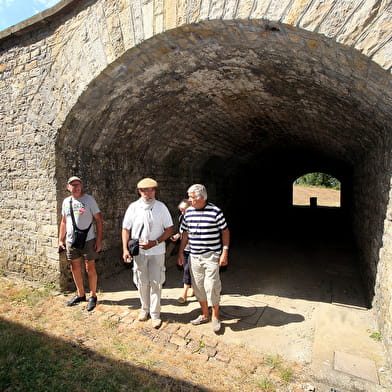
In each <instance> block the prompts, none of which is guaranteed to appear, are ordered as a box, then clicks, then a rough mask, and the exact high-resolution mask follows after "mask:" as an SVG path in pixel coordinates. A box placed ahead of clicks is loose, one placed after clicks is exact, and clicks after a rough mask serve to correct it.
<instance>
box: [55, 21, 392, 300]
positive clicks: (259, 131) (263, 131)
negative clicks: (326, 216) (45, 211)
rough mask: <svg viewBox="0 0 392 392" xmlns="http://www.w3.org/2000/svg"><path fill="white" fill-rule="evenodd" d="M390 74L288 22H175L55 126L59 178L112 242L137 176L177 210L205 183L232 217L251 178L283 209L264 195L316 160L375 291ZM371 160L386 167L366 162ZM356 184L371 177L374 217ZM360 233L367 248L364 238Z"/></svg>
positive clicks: (286, 186)
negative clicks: (335, 180)
mask: <svg viewBox="0 0 392 392" xmlns="http://www.w3.org/2000/svg"><path fill="white" fill-rule="evenodd" d="M376 75H377V77H378V80H376V79H375V77H376ZM380 76H381V79H380V78H379V77H380ZM387 77H388V74H387V73H386V72H384V71H382V70H381V69H379V67H378V66H377V65H375V64H374V63H372V62H371V61H369V59H368V58H366V57H365V56H363V55H360V54H359V53H358V52H356V51H355V50H353V49H348V48H347V47H344V46H342V45H339V44H337V43H336V42H333V41H332V40H328V39H325V38H321V37H320V36H318V35H317V34H315V33H310V32H306V31H303V30H300V29H295V28H293V27H292V26H291V27H288V26H286V25H283V24H279V23H274V24H271V23H269V22H261V21H210V22H202V23H199V24H194V25H186V26H183V27H179V28H177V29H174V30H171V31H168V32H166V33H162V34H160V35H157V36H155V37H154V38H152V39H151V40H147V41H145V42H144V43H142V44H140V45H139V46H138V47H136V48H133V49H130V50H129V51H127V52H126V53H125V54H124V55H123V56H121V57H120V58H119V59H118V60H116V61H115V62H114V63H113V64H111V65H110V66H109V67H108V68H107V69H105V70H104V71H103V72H102V73H101V75H99V76H98V77H97V78H96V79H95V80H93V81H92V82H91V83H90V85H89V87H88V89H87V90H86V91H85V93H83V94H82V96H81V97H80V99H79V102H78V103H77V104H76V105H75V106H74V108H73V109H72V111H71V112H70V114H69V115H68V117H67V119H66V121H65V124H64V126H63V128H62V130H61V132H60V134H59V138H58V141H57V150H58V170H59V171H58V175H59V176H60V177H64V176H66V173H69V172H76V173H78V174H80V175H83V176H85V177H86V178H87V179H88V181H89V183H91V185H93V186H94V187H96V189H95V190H96V191H97V196H98V198H99V199H100V204H101V205H102V206H103V209H104V210H106V211H110V212H109V214H108V216H107V217H106V221H107V223H106V225H107V226H106V230H107V237H108V238H109V239H108V240H107V247H108V248H109V249H111V248H116V247H118V242H119V228H120V226H121V219H122V212H123V211H124V210H125V208H126V206H127V204H128V203H129V202H130V200H131V199H132V197H134V196H135V194H134V193H133V187H134V184H135V182H136V180H137V179H138V178H140V177H141V176H144V175H153V176H155V177H157V178H158V179H159V180H160V183H161V197H163V198H164V199H165V201H167V202H168V204H169V206H170V207H171V208H172V210H173V211H174V210H175V206H176V204H177V201H178V200H180V199H181V198H182V197H183V196H184V192H185V190H186V188H187V186H188V185H189V184H190V183H192V182H195V181H203V182H204V183H206V185H207V186H209V187H210V194H211V197H212V199H214V200H216V201H217V202H219V203H221V204H223V206H224V207H225V208H226V209H227V210H228V211H230V212H229V215H230V218H231V219H232V221H233V222H236V221H239V220H240V218H241V219H243V216H244V215H243V213H244V211H243V210H242V209H241V208H236V205H237V201H238V200H239V199H240V198H241V194H242V191H241V187H242V186H243V185H244V186H245V184H247V183H249V181H251V180H252V179H253V178H255V177H258V178H261V179H264V180H265V181H266V182H267V183H268V184H270V187H272V188H275V189H277V192H276V194H272V195H269V197H266V198H265V199H264V200H261V202H264V203H266V204H267V205H269V206H270V207H271V210H273V211H283V210H282V209H281V208H280V209H279V210H277V209H276V208H274V204H276V205H278V202H279V203H283V204H286V205H289V204H290V203H289V201H290V192H291V183H290V181H291V180H292V178H293V177H294V176H295V174H296V173H298V172H300V171H301V170H303V169H304V168H305V167H306V166H308V165H309V163H312V165H313V166H320V167H323V169H324V170H325V171H329V172H334V173H337V174H338V175H339V176H341V177H343V178H345V179H346V182H347V183H348V184H349V186H348V190H347V192H346V200H345V203H344V205H346V206H347V212H348V213H347V215H345V219H347V220H348V221H349V223H350V227H351V228H352V229H353V232H354V236H355V237H356V239H357V240H358V244H360V254H361V255H362V261H363V267H364V271H365V276H366V280H367V283H368V290H369V296H370V297H372V295H373V294H372V292H373V290H374V285H375V279H376V272H375V271H374V270H372V267H371V265H372V264H373V263H374V264H377V262H378V259H377V257H374V256H372V257H371V258H370V259H371V260H372V261H370V259H369V254H375V251H376V249H377V248H379V247H380V246H381V237H382V233H383V219H384V216H385V210H386V205H387V204H386V203H387V200H388V194H387V189H388V187H387V184H388V183H389V172H390V164H389V163H388V164H387V165H385V162H390V160H388V159H387V160H385V157H390V154H391V145H390V143H391V142H390V137H389V134H388V131H390V130H389V129H388V123H389V121H388V120H389V116H390V114H389V112H388V110H387V109H388V108H389V106H388V102H387V99H386V97H385V96H384V94H383V86H384V84H385V81H386V79H387ZM370 85H371V86H372V95H371V99H370V97H369V89H368V88H370V87H369V86H370ZM364 86H368V88H367V89H364ZM376 102H377V103H378V104H377V107H376ZM389 124H390V123H389ZM380 159H382V162H383V165H384V166H383V170H375V169H374V168H376V167H380V163H381V162H380V161H379V160H380ZM278 178H279V180H277V179H278ZM364 183H366V184H372V183H374V184H377V185H376V188H373V189H376V191H375V193H376V194H377V198H378V206H379V207H378V214H376V215H373V216H372V217H369V216H368V214H367V213H365V212H364V211H369V208H370V206H369V204H371V203H372V198H371V197H369V195H368V194H367V190H368V189H369V188H368V186H366V189H365V187H364V186H363V184H364ZM239 188H240V190H239ZM281 190H283V192H281ZM278 194H279V195H283V196H280V197H283V199H280V200H279V197H278V196H277V195H278ZM282 214H283V215H284V213H283V212H282ZM271 219H279V216H276V214H275V215H274V216H273V217H271ZM364 221H366V222H367V224H366V228H364V226H363V222H364ZM359 222H361V224H359ZM370 233H373V234H374V233H375V234H376V235H375V237H374V240H375V241H374V242H373V245H368V244H366V243H365V242H361V238H363V237H366V236H369V235H370ZM365 260H366V261H365Z"/></svg>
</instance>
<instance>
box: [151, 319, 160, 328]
mask: <svg viewBox="0 0 392 392" xmlns="http://www.w3.org/2000/svg"><path fill="white" fill-rule="evenodd" d="M151 324H152V326H153V327H154V328H156V329H158V328H159V327H160V326H161V325H162V320H161V319H152V320H151Z"/></svg>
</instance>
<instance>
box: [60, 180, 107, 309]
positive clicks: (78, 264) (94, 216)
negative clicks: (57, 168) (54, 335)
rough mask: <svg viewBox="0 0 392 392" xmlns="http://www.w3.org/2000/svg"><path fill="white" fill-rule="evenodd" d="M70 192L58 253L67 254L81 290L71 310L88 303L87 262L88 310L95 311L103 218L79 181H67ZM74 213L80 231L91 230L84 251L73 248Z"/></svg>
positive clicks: (69, 304) (74, 299)
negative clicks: (83, 269) (97, 265)
mask: <svg viewBox="0 0 392 392" xmlns="http://www.w3.org/2000/svg"><path fill="white" fill-rule="evenodd" d="M67 189H68V191H69V192H70V193H71V196H68V197H67V198H65V199H64V201H63V205H62V210H61V215H62V217H61V223H60V230H59V241H58V249H59V252H62V251H63V250H66V255H67V260H68V261H69V262H70V263H71V272H72V277H73V280H74V282H75V286H76V290H77V295H76V296H75V297H73V298H72V299H71V300H70V301H69V302H68V303H67V306H74V305H76V304H77V303H79V302H82V301H86V294H85V292H84V284H83V272H82V262H83V260H84V262H85V268H86V272H87V276H88V282H89V288H90V298H89V300H88V305H87V310H88V311H91V310H93V309H94V308H95V307H96V305H97V281H98V276H97V271H96V268H95V260H96V259H98V253H99V252H100V251H101V250H102V235H103V222H102V215H101V211H100V210H99V207H98V205H97V202H96V201H95V199H94V197H93V196H91V195H88V194H86V193H83V184H82V180H81V179H80V178H79V177H75V176H73V177H70V178H69V179H68V181H67ZM71 208H72V211H71ZM71 212H72V213H73V215H74V219H75V223H76V226H77V227H78V228H79V229H81V230H84V229H86V230H87V228H88V227H89V230H88V232H87V238H86V242H85V245H84V246H83V248H82V249H79V248H76V247H74V246H73V242H74V240H75V232H74V225H73V221H72V216H71ZM93 221H95V226H96V231H97V232H96V233H95V229H94V225H93V224H92V223H93Z"/></svg>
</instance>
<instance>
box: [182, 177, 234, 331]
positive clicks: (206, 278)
mask: <svg viewBox="0 0 392 392" xmlns="http://www.w3.org/2000/svg"><path fill="white" fill-rule="evenodd" d="M188 197H189V201H190V203H191V206H190V207H188V209H187V210H186V212H185V215H184V219H183V221H182V224H181V230H182V231H183V236H182V240H181V246H180V250H179V252H178V264H179V265H183V263H184V260H183V250H184V248H185V246H186V244H187V243H188V242H189V246H190V265H191V268H190V271H191V276H192V287H193V291H194V293H195V296H196V298H197V299H198V301H199V303H200V307H201V311H202V314H201V315H200V316H199V317H197V318H196V319H195V320H192V321H191V324H193V325H199V324H204V323H207V322H208V321H209V320H210V313H209V306H211V309H212V329H213V331H214V332H219V330H220V328H221V323H220V320H219V301H220V292H221V288H222V285H221V280H220V276H219V267H221V266H225V265H227V263H228V254H229V243H230V232H229V229H228V227H227V223H226V220H225V217H224V215H223V212H222V210H221V209H220V208H218V207H217V206H215V205H214V204H212V203H210V202H208V201H207V190H206V188H205V186H204V185H201V184H194V185H192V186H191V187H190V188H189V189H188Z"/></svg>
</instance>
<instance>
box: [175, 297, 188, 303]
mask: <svg viewBox="0 0 392 392" xmlns="http://www.w3.org/2000/svg"><path fill="white" fill-rule="evenodd" d="M177 302H178V303H179V304H184V303H185V302H186V299H185V298H184V297H179V298H177Z"/></svg>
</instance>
